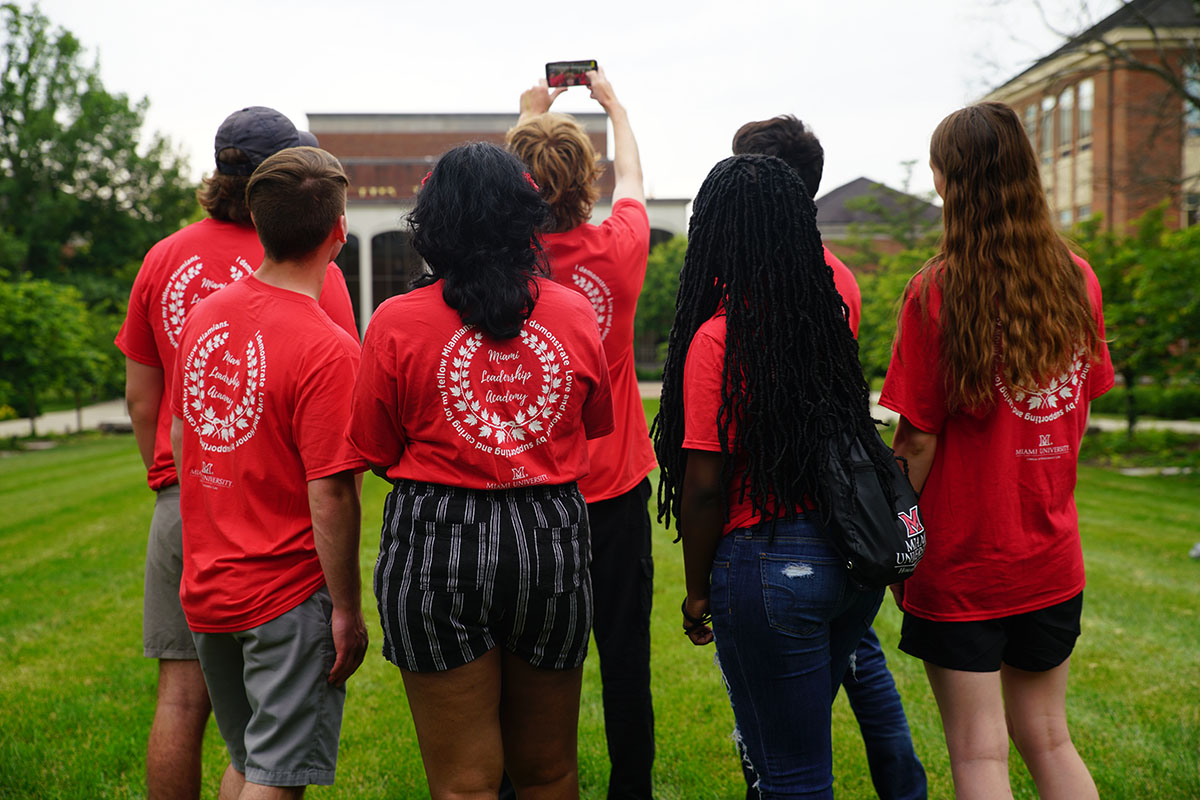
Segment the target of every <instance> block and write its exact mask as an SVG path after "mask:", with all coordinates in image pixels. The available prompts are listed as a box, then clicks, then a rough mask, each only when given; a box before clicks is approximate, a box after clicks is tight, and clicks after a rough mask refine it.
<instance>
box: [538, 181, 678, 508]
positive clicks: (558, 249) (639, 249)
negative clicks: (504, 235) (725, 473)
mask: <svg viewBox="0 0 1200 800" xmlns="http://www.w3.org/2000/svg"><path fill="white" fill-rule="evenodd" d="M543 240H544V242H545V246H546V251H547V254H548V256H549V258H550V277H551V278H552V279H553V280H554V281H556V282H557V283H560V284H562V285H563V286H567V287H569V288H571V289H574V290H575V291H577V292H579V293H580V294H582V295H583V296H584V297H586V298H587V299H588V301H589V302H590V303H591V305H592V308H593V309H594V310H595V312H596V322H597V323H598V325H599V327H600V338H601V340H603V342H604V357H605V358H606V359H607V361H608V374H609V377H610V379H611V380H612V395H613V416H614V417H615V423H616V427H615V429H614V431H613V432H612V433H611V434H609V435H608V436H604V437H601V438H599V439H592V440H591V441H589V442H588V455H589V458H590V459H591V465H592V468H591V472H589V473H588V474H587V476H586V477H585V478H583V479H582V480H580V481H579V489H580V491H582V492H583V496H584V498H585V499H586V500H587V502H589V503H595V502H598V501H600V500H608V499H609V498H612V497H617V496H619V495H622V494H624V493H625V492H628V491H629V490H630V489H632V488H633V487H635V486H637V485H638V483H640V482H641V480H642V478H645V477H646V476H647V475H648V474H650V471H651V470H653V469H654V467H655V460H654V447H653V446H652V445H651V443H650V434H649V432H648V431H647V430H646V412H645V410H644V409H643V407H642V395H641V393H640V392H639V391H638V384H637V373H636V371H635V370H634V358H633V317H634V314H635V313H636V312H637V300H638V295H639V294H640V293H641V291H642V284H643V283H644V282H645V280H646V256H647V255H648V254H649V251H650V221H649V219H648V218H647V217H646V207H645V206H644V205H642V204H641V203H639V202H638V201H636V200H631V199H629V198H625V199H622V200H618V201H617V202H616V204H615V205H613V210H612V216H610V217H609V218H608V219H606V220H604V222H602V223H600V224H599V225H592V224H590V223H584V224H583V225H579V226H577V227H575V228H572V229H571V230H569V231H566V232H565V233H551V234H547V235H546V236H544V237H543Z"/></svg>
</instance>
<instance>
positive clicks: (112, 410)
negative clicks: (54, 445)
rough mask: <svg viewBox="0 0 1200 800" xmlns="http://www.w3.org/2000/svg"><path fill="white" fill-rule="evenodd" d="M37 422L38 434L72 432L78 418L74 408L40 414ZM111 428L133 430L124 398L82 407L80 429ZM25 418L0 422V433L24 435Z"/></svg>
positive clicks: (77, 428) (77, 427)
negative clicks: (81, 425) (81, 424)
mask: <svg viewBox="0 0 1200 800" xmlns="http://www.w3.org/2000/svg"><path fill="white" fill-rule="evenodd" d="M35 422H36V423H37V432H38V436H44V435H46V434H51V433H74V432H75V431H78V430H79V420H78V418H77V415H76V414H75V409H70V410H69V411H51V412H50V413H49V414H42V415H41V416H40V417H38V418H37V419H36V420H35ZM108 427H115V428H118V429H121V430H133V426H132V425H131V423H130V422H129V412H128V411H126V410H125V401H124V400H123V399H122V400H109V401H108V402H105V403H96V404H94V405H90V406H84V407H83V428H84V430H96V429H98V428H108ZM28 435H29V420H28V419H8V420H4V421H3V422H0V436H4V437H8V436H28Z"/></svg>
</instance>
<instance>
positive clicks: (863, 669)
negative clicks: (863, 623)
mask: <svg viewBox="0 0 1200 800" xmlns="http://www.w3.org/2000/svg"><path fill="white" fill-rule="evenodd" d="M842 685H843V686H845V687H846V698H847V699H848V700H849V701H850V708H851V709H853V710H854V716H855V718H856V719H858V727H859V728H860V729H861V730H862V738H863V744H864V745H866V748H867V765H868V766H869V767H870V769H871V782H872V783H873V784H874V785H875V793H876V794H878V795H879V798H880V800H925V798H926V796H927V789H926V782H925V767H923V766H922V765H921V760H920V759H919V758H917V754H916V752H915V751H914V750H913V743H912V734H911V733H910V731H909V729H908V718H907V717H905V716H904V706H903V705H901V703H900V693H899V692H897V691H896V682H895V681H893V680H892V673H891V672H890V671H888V666H887V660H886V659H885V658H884V657H883V650H882V649H881V648H880V646H879V638H878V637H877V636H875V631H874V630H872V629H870V628H868V629H867V633H866V635H865V636H863V638H862V641H861V642H860V643H859V645H858V648H857V649H856V650H855V651H854V661H853V663H851V665H850V668H849V669H848V670H846V674H845V676H844V678H843V679H842Z"/></svg>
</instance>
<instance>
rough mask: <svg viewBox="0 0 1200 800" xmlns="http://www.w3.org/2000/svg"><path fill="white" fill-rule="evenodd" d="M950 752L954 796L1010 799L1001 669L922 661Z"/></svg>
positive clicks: (960, 799) (970, 799) (979, 799)
mask: <svg viewBox="0 0 1200 800" xmlns="http://www.w3.org/2000/svg"><path fill="white" fill-rule="evenodd" d="M925 674H926V675H928V676H929V685H930V686H931V687H932V688H933V696H934V697H935V698H936V699H937V704H938V711H940V712H941V715H942V729H943V730H944V732H945V734H946V748H947V749H948V750H949V751H950V772H951V774H952V776H953V778H954V795H955V797H956V798H957V800H999V799H1000V798H1006V797H1007V798H1011V797H1012V787H1011V786H1010V785H1009V781H1008V728H1007V726H1006V725H1005V719H1004V696H1003V694H1002V690H1001V683H1000V673H999V672H965V671H962V670H956V669H946V668H944V667H938V666H935V665H933V664H930V663H929V662H928V661H926V662H925Z"/></svg>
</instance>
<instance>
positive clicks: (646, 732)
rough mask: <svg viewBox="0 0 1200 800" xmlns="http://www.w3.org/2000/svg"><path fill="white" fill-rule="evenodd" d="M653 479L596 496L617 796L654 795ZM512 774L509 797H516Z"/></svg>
mask: <svg viewBox="0 0 1200 800" xmlns="http://www.w3.org/2000/svg"><path fill="white" fill-rule="evenodd" d="M649 500H650V481H649V479H643V480H642V482H641V483H639V484H638V485H637V486H635V487H634V488H633V489H631V490H629V491H628V492H626V493H625V494H623V495H620V496H618V497H614V498H611V499H609V500H602V501H600V502H598V503H588V506H587V510H588V521H589V524H590V527H591V533H592V564H591V575H592V596H593V619H592V634H593V635H594V636H595V637H596V652H597V653H598V654H599V656H600V680H601V683H602V684H603V699H604V735H605V738H606V739H607V740H608V758H609V761H610V762H611V764H612V771H611V772H610V773H609V777H608V798H609V800H617V799H618V798H620V799H621V800H626V798H629V799H630V800H632V798H637V799H638V800H649V798H650V797H651V796H652V794H651V780H650V771H651V767H652V766H653V764H654V706H653V703H652V702H651V697H650V606H651V603H652V601H653V594H654V561H653V558H652V556H651V553H650V513H649V511H648V510H647V508H646V504H647V502H648V501H649ZM513 796H514V795H513V791H512V787H511V785H510V784H509V782H508V776H507V775H506V776H505V778H504V782H503V783H502V784H501V787H500V797H501V798H512V797H513Z"/></svg>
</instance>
